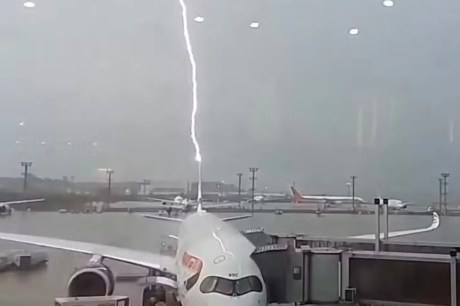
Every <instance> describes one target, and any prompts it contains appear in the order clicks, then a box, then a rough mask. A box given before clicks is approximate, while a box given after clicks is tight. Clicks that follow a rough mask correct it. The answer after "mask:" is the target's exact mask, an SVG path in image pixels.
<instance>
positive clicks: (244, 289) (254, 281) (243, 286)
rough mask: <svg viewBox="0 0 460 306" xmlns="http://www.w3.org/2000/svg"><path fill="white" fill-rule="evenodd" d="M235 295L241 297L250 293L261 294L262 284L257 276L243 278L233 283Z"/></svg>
mask: <svg viewBox="0 0 460 306" xmlns="http://www.w3.org/2000/svg"><path fill="white" fill-rule="evenodd" d="M235 290H236V294H237V295H243V294H246V293H248V292H251V291H256V292H262V283H261V282H260V280H259V278H258V277H257V276H248V277H243V278H241V279H239V280H236V282H235Z"/></svg>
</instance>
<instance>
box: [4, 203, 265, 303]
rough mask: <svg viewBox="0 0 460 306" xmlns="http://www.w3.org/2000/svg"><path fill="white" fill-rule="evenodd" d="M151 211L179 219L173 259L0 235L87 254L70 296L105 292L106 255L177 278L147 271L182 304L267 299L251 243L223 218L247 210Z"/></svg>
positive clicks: (109, 287) (108, 288)
mask: <svg viewBox="0 0 460 306" xmlns="http://www.w3.org/2000/svg"><path fill="white" fill-rule="evenodd" d="M149 217H151V218H152V216H149ZM153 217H154V218H156V219H161V220H168V221H173V222H180V223H181V228H180V232H179V236H178V237H177V239H178V250H177V253H176V256H175V261H173V260H172V259H171V258H170V257H168V256H166V255H158V254H150V253H146V252H141V251H134V250H127V249H122V248H117V247H111V246H103V245H97V244H92V243H86V242H77V241H68V240H61V239H54V238H46V237H38V236H28V235H19V234H11V233H0V239H4V240H9V241H16V242H22V243H27V244H33V245H39V246H44V247H51V248H56V249H63V250H69V251H76V252H81V253H86V254H93V257H92V258H91V260H90V261H89V262H88V265H87V267H85V268H83V269H81V270H78V271H76V272H75V273H74V274H73V275H72V276H71V278H70V280H69V284H68V290H69V295H70V296H88V295H110V294H111V293H112V292H113V289H114V278H113V274H112V272H111V271H110V269H109V268H108V267H107V266H105V265H104V264H103V262H102V261H103V259H104V258H111V259H115V260H120V261H123V262H127V263H132V264H135V265H139V266H143V267H147V268H150V269H152V270H156V271H158V272H159V273H163V274H172V275H175V276H176V278H177V281H176V280H174V278H168V277H166V276H157V277H153V278H154V279H152V281H154V282H155V283H157V284H160V285H163V286H168V287H169V288H171V289H175V290H176V293H177V298H178V300H179V301H180V302H181V304H182V305H183V306H201V305H225V306H232V305H235V306H236V305H243V306H245V305H247V306H256V305H258V306H260V305H264V306H266V305H267V292H266V288H265V284H264V282H263V279H262V275H261V272H260V269H259V267H258V266H257V264H256V263H255V262H254V261H253V260H252V258H251V254H252V252H253V251H254V250H255V246H254V245H253V244H252V243H251V242H250V241H249V240H248V239H247V238H246V237H245V236H243V234H241V233H240V232H239V231H238V230H237V229H235V228H234V227H232V226H231V225H229V224H227V223H226V221H232V220H237V219H243V218H248V217H250V215H243V216H236V217H228V218H223V219H220V218H218V217H217V216H215V215H213V214H210V213H207V212H206V211H204V210H202V209H200V207H198V211H197V212H196V213H193V214H190V215H189V216H188V217H187V218H185V219H183V220H182V219H174V218H166V217H160V216H153Z"/></svg>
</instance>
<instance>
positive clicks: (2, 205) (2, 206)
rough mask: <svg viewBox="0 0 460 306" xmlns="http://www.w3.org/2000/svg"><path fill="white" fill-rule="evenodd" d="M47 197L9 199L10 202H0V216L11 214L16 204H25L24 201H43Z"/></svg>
mask: <svg viewBox="0 0 460 306" xmlns="http://www.w3.org/2000/svg"><path fill="white" fill-rule="evenodd" d="M43 201H45V199H33V200H20V201H9V202H0V216H9V215H11V214H12V213H13V208H11V206H14V205H16V204H24V203H37V202H43Z"/></svg>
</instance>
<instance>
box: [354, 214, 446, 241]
mask: <svg viewBox="0 0 460 306" xmlns="http://www.w3.org/2000/svg"><path fill="white" fill-rule="evenodd" d="M440 224H441V222H440V219H439V215H438V214H437V213H435V212H434V213H433V221H432V222H431V225H430V226H428V227H425V228H419V229H411V230H402V231H395V232H389V233H388V237H389V238H392V237H400V236H406V235H412V234H418V233H424V232H429V231H432V230H435V229H437V228H438V227H439V225H440ZM349 238H356V239H375V234H366V235H358V236H351V237H349ZM380 238H383V233H381V234H380Z"/></svg>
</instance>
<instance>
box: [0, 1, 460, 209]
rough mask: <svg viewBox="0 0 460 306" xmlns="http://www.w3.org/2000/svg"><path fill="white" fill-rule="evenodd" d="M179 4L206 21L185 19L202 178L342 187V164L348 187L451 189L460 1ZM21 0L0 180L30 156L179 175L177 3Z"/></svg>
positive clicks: (13, 21)
mask: <svg viewBox="0 0 460 306" xmlns="http://www.w3.org/2000/svg"><path fill="white" fill-rule="evenodd" d="M186 2H187V4H188V7H189V17H190V19H193V18H194V17H196V16H198V15H200V16H204V18H205V20H204V22H203V23H195V22H193V21H192V22H191V36H192V42H193V44H194V51H195V55H196V58H197V62H198V78H199V99H200V105H199V114H198V118H197V119H198V136H199V140H200V143H201V146H202V154H203V171H204V178H205V179H208V180H215V179H219V180H225V181H228V182H232V181H235V180H236V176H235V173H236V172H240V171H241V172H244V173H246V172H247V168H248V167H249V166H257V167H259V168H260V170H259V173H258V175H259V182H258V184H259V185H260V186H261V185H264V186H265V185H267V186H269V187H270V189H277V190H286V189H287V186H288V185H289V184H290V183H291V182H293V181H295V182H296V185H297V186H298V187H299V188H300V189H301V190H302V191H303V192H305V193H307V192H309V193H345V192H346V185H345V184H346V181H347V180H348V177H349V176H350V175H353V174H354V175H357V176H358V184H359V186H358V190H359V191H360V193H361V194H364V195H368V196H371V195H377V194H379V195H382V196H384V195H391V196H397V197H405V198H408V199H419V198H425V199H428V200H431V199H433V200H434V199H436V194H437V177H438V176H439V173H440V172H441V171H444V170H448V171H449V172H451V173H452V178H451V190H452V193H454V194H455V189H456V187H458V188H457V189H460V171H459V170H460V167H459V163H458V162H457V156H459V153H460V152H459V151H460V150H459V138H458V136H459V132H460V131H459V128H460V118H458V116H459V114H460V99H459V98H460V93H459V90H460V86H459V85H458V83H459V79H460V78H459V74H460V59H459V54H460V35H458V31H459V29H460V18H458V16H459V15H460V2H459V1H457V0H436V1H433V0H432V1H428V0H399V1H397V0H395V6H394V7H393V8H386V7H384V6H382V4H381V1H379V0H375V1H374V0H348V1H339V0H284V1H281V0H231V1H215V0H188V1H186ZM36 4H37V6H36V8H35V9H26V8H24V7H23V6H22V2H21V1H1V2H0V43H1V44H0V107H1V113H0V116H1V120H0V128H1V133H0V144H1V147H0V174H1V176H16V175H18V174H19V173H20V167H19V161H20V160H23V159H30V160H32V161H33V162H34V165H33V171H34V173H36V174H37V175H40V176H48V177H62V176H63V175H68V176H71V175H73V176H75V178H76V179H77V180H89V179H98V178H100V174H99V175H98V173H97V169H98V168H106V167H111V168H113V169H115V171H116V178H117V179H118V180H122V179H141V178H144V177H148V178H153V179H160V178H162V179H170V180H179V181H183V182H185V181H186V180H187V179H192V180H193V179H194V178H195V176H196V175H195V173H196V164H195V162H194V160H193V158H194V151H193V146H192V143H191V141H190V138H189V124H190V122H189V117H190V112H191V83H190V65H189V62H188V58H187V54H186V52H185V46H184V40H183V36H182V24H181V16H180V6H179V4H178V2H177V1H174V0H136V1H133V0H97V1H94V0H91V1H90V0H59V1H58V0H37V1H36ZM252 21H258V22H260V25H261V26H260V28H259V29H258V30H253V29H251V28H250V27H249V24H250V23H251V22H252ZM353 27H356V28H359V30H360V33H359V35H358V36H355V37H352V36H350V35H348V31H349V29H350V28H353ZM20 122H24V125H23V126H20ZM17 141H19V143H16V142H17ZM42 141H44V142H45V144H43V145H42V144H40V142H42ZM67 142H70V143H71V144H67ZM247 177H248V175H246V178H247Z"/></svg>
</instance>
